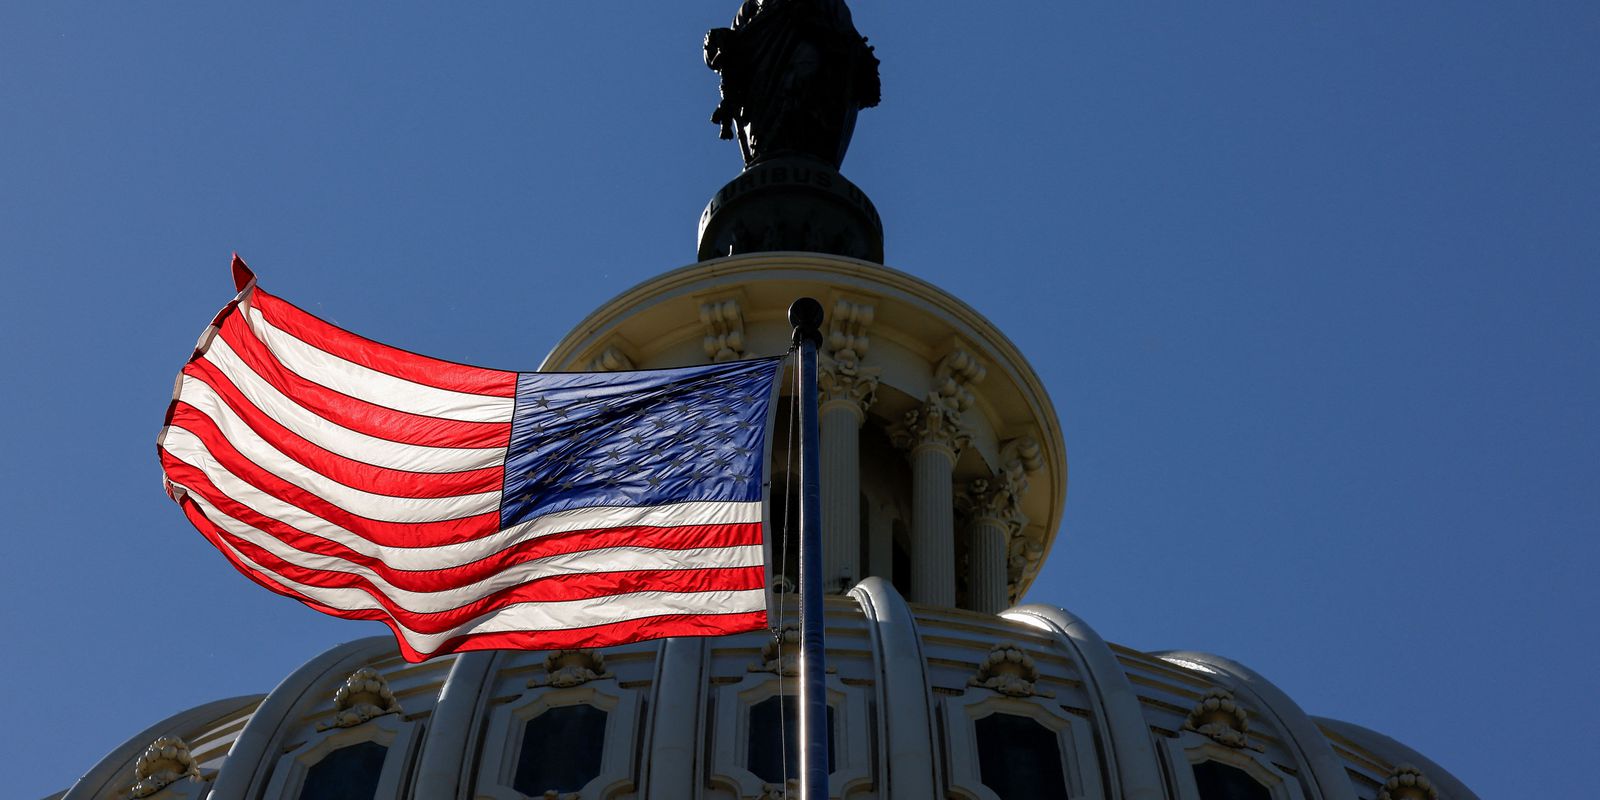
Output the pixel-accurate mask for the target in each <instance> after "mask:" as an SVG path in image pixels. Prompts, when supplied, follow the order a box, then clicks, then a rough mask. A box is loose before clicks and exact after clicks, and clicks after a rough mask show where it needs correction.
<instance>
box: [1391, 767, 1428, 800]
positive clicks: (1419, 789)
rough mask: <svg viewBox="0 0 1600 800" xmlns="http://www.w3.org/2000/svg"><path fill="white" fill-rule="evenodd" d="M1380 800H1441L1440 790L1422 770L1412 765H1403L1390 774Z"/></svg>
mask: <svg viewBox="0 0 1600 800" xmlns="http://www.w3.org/2000/svg"><path fill="white" fill-rule="evenodd" d="M1378 800H1439V790H1438V789H1435V788H1433V782H1432V781H1430V780H1428V776H1426V775H1424V774H1422V770H1420V769H1417V768H1416V767H1414V766H1412V765H1410V764H1401V765H1400V766H1397V767H1395V768H1394V771H1393V772H1390V773H1389V779H1388V780H1386V781H1384V783H1383V788H1382V789H1381V790H1379V791H1378Z"/></svg>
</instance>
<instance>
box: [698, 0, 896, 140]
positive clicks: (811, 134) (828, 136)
mask: <svg viewBox="0 0 1600 800" xmlns="http://www.w3.org/2000/svg"><path fill="white" fill-rule="evenodd" d="M721 41H722V42H723V43H725V45H726V47H725V48H724V49H719V51H718V52H717V53H715V54H712V53H708V56H710V57H711V58H712V59H713V64H712V65H713V67H715V68H716V69H718V71H720V72H721V73H722V76H723V85H724V86H723V93H724V103H723V106H722V107H721V108H719V109H718V117H717V118H720V119H719V121H723V120H727V121H730V122H731V123H732V125H733V127H734V128H736V129H737V131H738V135H739V144H740V148H741V149H742V150H743V151H744V156H745V161H746V163H747V164H748V163H755V162H758V161H763V160H766V159H768V158H773V157H776V156H791V155H810V156H813V157H815V158H818V159H821V160H823V161H825V162H828V163H830V164H832V165H833V166H834V167H835V168H837V167H838V166H839V165H840V164H841V163H842V162H843V161H844V154H845V150H846V148H848V147H849V144H850V136H851V134H852V133H853V131H854V129H855V120H856V112H857V111H859V110H860V109H861V108H865V107H870V106H873V105H876V104H877V102H878V77H877V59H876V58H875V57H874V56H873V55H872V51H871V48H869V47H867V45H866V42H865V40H863V39H862V38H861V36H860V34H858V33H856V30H855V26H854V24H853V23H852V21H851V17H850V9H849V8H848V7H846V6H845V4H844V3H843V2H840V1H839V0H766V2H765V3H758V2H757V0H746V2H745V4H744V5H743V6H742V7H740V9H739V13H738V15H737V16H736V17H735V18H734V21H733V27H732V30H731V34H730V35H728V36H726V37H724V38H723V39H722V40H721Z"/></svg>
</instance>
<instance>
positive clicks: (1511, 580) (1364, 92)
mask: <svg viewBox="0 0 1600 800" xmlns="http://www.w3.org/2000/svg"><path fill="white" fill-rule="evenodd" d="M261 5H262V4H254V5H252V6H248V7H246V6H243V5H241V4H223V3H212V2H205V3H201V2H184V3H180V2H166V3H159V4H157V3H149V4H133V3H87V2H50V3H8V4H6V5H5V6H4V8H3V9H0V115H3V119H0V151H3V153H4V154H3V155H0V275H3V277H4V281H3V283H0V346H3V359H4V360H3V364H4V368H5V373H6V378H5V381H4V389H3V390H0V391H3V393H0V403H3V411H4V416H3V418H4V419H6V420H9V424H8V425H6V426H5V427H4V428H3V429H0V430H3V432H0V437H3V438H0V441H3V442H4V453H5V455H6V456H7V457H6V458H5V459H4V461H3V462H0V507H3V508H4V509H5V517H4V522H3V523H0V526H3V527H0V532H3V534H4V541H5V542H6V546H7V547H8V552H7V557H6V558H4V559H0V579H3V580H0V592H3V595H0V615H3V634H4V645H3V646H0V670H3V674H0V677H3V683H4V684H5V685H6V687H7V688H6V690H5V691H3V692H0V737H3V738H0V742H3V745H4V746H3V747H0V750H3V752H5V753H6V754H7V756H6V758H7V763H8V764H10V765H11V769H10V770H8V772H7V775H6V791H7V793H8V794H11V795H12V796H17V797H23V798H27V797H36V796H41V795H43V794H45V793H47V792H50V791H53V790H55V789H58V788H62V787H65V786H66V785H68V784H69V783H71V781H72V780H74V779H75V778H76V777H77V775H78V774H79V773H80V772H81V771H82V770H84V769H86V768H88V767H89V766H90V765H92V764H93V763H94V762H95V760H97V759H98V758H99V757H100V756H101V755H102V754H103V753H105V752H106V751H108V750H109V749H110V748H112V747H113V746H115V745H116V744H118V743H119V742H121V741H122V740H123V739H124V738H126V737H128V736H130V735H132V734H133V733H135V732H137V731H138V730H140V729H141V728H142V727H144V726H145V725H147V724H150V723H152V722H154V721H156V720H158V719H160V718H161V717H164V716H166V715H168V714H170V713H172V712H175V711H177V710H180V709H182V708H186V707H188V706H191V705H194V704H198V703H200V702H203V701H206V700H210V699H214V698H218V697H223V696H229V695H235V694H243V693H247V692H256V691H266V690H268V689H270V688H271V687H272V686H273V685H274V684H275V683H276V682H277V681H278V680H279V679H280V678H282V677H283V676H284V675H285V674H287V673H288V672H289V671H290V670H291V669H293V668H294V667H295V666H297V665H298V664H300V663H301V662H303V661H304V660H305V659H307V658H308V657H310V656H311V655H312V654H314V653H316V652H318V651H320V650H322V649H323V648H325V647H327V646H329V645H331V644H333V643H336V642H339V641H342V640H345V639H349V638H354V637H357V636H363V635H369V634H372V633H378V632H382V628H381V627H379V626H377V625H376V624H372V625H368V624H363V623H352V622H343V621H339V620H334V619H331V618H325V617H322V616H320V615H318V614H316V613H314V612H311V611H309V610H306V609H304V608H302V607H300V606H298V605H296V604H294V603H292V602H290V601H287V600H284V599H282V598H279V597H277V596H275V595H270V594H268V593H266V592H264V591H262V590H260V589H258V588H257V587H255V586H254V585H251V584H249V583H248V582H247V581H245V580H244V579H243V578H241V577H239V576H238V575H236V574H235V573H233V571H232V570H231V569H229V568H228V567H227V566H226V565H225V564H224V562H223V561H222V559H221V558H220V557H219V556H218V555H216V554H215V553H214V552H212V551H210V550H209V548H208V546H207V545H206V544H205V543H204V542H203V541H202V540H201V538H200V537H199V536H198V535H197V534H195V533H194V532H193V531H192V530H191V529H190V528H189V526H188V524H187V523H186V522H185V521H184V519H183V518H182V516H181V515H180V513H179V512H178V509H177V508H176V507H175V506H173V505H172V504H171V503H170V502H169V501H168V500H167V499H166V498H165V496H164V495H163V494H162V493H161V490H160V479H159V472H158V469H157V465H156V460H155V450H154V441H155V436H156V433H157V429H158V428H159V425H160V421H161V415H162V411H163V408H164V406H165V404H166V402H167V399H168V396H169V393H170V389H171V384H172V379H173V376H174V374H175V373H176V371H177V369H178V367H179V366H180V365H181V363H182V361H183V359H184V357H185V356H186V354H187V353H188V350H189V348H190V346H191V345H192V343H193V341H194V338H195V336H196V335H197V334H198V333H199V332H200V330H201V328H202V326H203V325H204V324H205V322H206V320H208V319H209V318H210V316H211V314H213V313H214V312H215V311H216V309H217V308H219V307H220V306H221V305H222V303H223V302H225V301H226V300H227V299H228V297H229V296H230V293H231V286H230V283H229V278H228V273H227V263H228V257H229V254H230V253H231V252H233V251H235V250H237V251H238V252H240V253H241V254H242V255H244V256H245V258H247V259H248V260H249V261H250V263H251V264H252V265H253V266H254V267H255V268H256V269H257V271H258V272H259V273H260V274H261V276H262V281H263V284H264V285H265V286H267V287H269V288H270V289H272V290H273V291H274V292H276V293H277V294H279V295H281V296H284V297H286V298H289V299H291V300H293V301H295V302H297V303H300V304H302V305H304V306H305V307H307V308H309V309H311V310H313V311H315V312H317V313H320V314H322V315H324V316H326V317H328V318H330V319H332V320H334V321H337V322H338V323H340V324H343V325H345V326H347V327H349V328H352V329H354V330H356V331H359V332H362V333H365V334H367V335H370V336H373V337H375V338H378V339H381V340H383V341H387V342H391V343H394V344H397V345H401V346H405V347H408V348H411V349H414V350H417V351H420V352H424V353H429V354H434V355H439V356H443V357H448V358H453V359H457V360H463V361H469V362H474V363H480V364H484V365H488V366H498V367H506V368H532V367H533V366H535V365H537V364H538V363H539V361H540V359H541V358H542V356H543V354H544V353H545V351H546V350H547V349H548V348H549V347H550V346H551V345H552V344H553V343H554V342H555V341H556V339H557V338H558V337H559V336H560V335H561V334H562V333H563V332H565V331H566V330H567V328H568V327H570V326H571V325H573V324H574V323H576V322H577V321H578V320H579V319H580V318H581V317H582V316H583V315H584V314H585V313H587V311H588V310H589V309H591V308H593V307H595V306H596V305H598V304H600V303H601V302H603V301H605V300H606V299H608V298H610V297H611V296H612V295H613V294H615V293H617V292H619V291H621V290H623V289H625V288H627V287H629V286H631V285H633V284H634V283H637V282H639V281H641V280H644V279H646V278H648V277H650V276H652V275H654V274H656V273H658V272H661V271H663V270H666V269H668V268H671V267H676V266H679V265H681V264H684V263H687V262H689V261H692V260H693V253H694V231H695V223H696V220H697V216H698V214H699V211H700V209H701V207H702V206H703V204H704V203H705V201H706V200H707V198H709V196H710V195H711V193H712V192H713V191H715V189H716V188H717V187H718V186H720V185H721V183H722V182H723V181H724V180H726V179H728V178H729V177H731V176H732V175H733V174H734V173H735V172H736V171H737V169H738V166H739V159H738V156H737V154H736V149H735V148H734V147H733V146H732V145H730V144H728V143H726V142H720V141H718V140H717V139H716V129H715V128H714V126H712V125H711V124H709V123H708V122H706V117H707V115H708V114H709V113H710V111H711V108H712V106H713V105H714V104H715V102H716V77H715V75H713V74H712V73H711V72H709V71H708V70H706V69H705V67H704V66H703V65H702V64H701V63H700V53H699V48H700V36H701V34H702V33H703V32H704V31H705V29H706V28H708V27H711V26H713V25H722V24H726V22H727V21H728V19H729V18H730V17H731V16H732V13H733V11H734V8H735V6H736V2H735V0H716V1H715V2H711V1H710V0H694V2H687V1H678V2H671V3H666V2H644V1H643V0H640V1H638V2H623V3H607V4H596V3H571V2H569V3H560V2H553V1H550V0H546V1H545V2H475V3H457V4H443V3H440V4H432V5H429V6H421V5H415V4H401V3H394V4H377V3H369V4H348V3H340V4H328V3H309V2H302V3H287V4H271V5H272V6H273V8H272V10H270V11H268V10H262V8H261ZM1309 5H1310V4H1303V3H1291V4H1284V3H1240V4H1217V3H1165V4H1148V5H1144V4H1141V5H1140V7H1137V8H1134V7H1131V6H1130V4H1124V3H1117V4H1109V6H1111V7H1110V8H1108V4H1091V3H1061V2H1052V3H1044V2H1036V3H1027V4H1019V3H1004V2H997V3H974V2H962V3H956V2H926V3H918V4H906V3H895V4H890V3H885V2H875V1H874V0H858V1H857V2H856V3H855V6H856V17H857V23H858V25H859V27H860V28H861V29H862V31H863V32H864V33H866V34H867V35H869V36H870V37H871V39H872V41H873V43H874V44H876V45H877V46H878V52H879V55H880V56H881V57H882V59H883V82H884V103H883V106H882V107H881V108H878V109H874V110H872V111H868V112H865V113H864V114H863V115H862V118H861V123H860V127H859V129H858V131H857V136H856V143H855V146H854V147H853V149H852V150H851V153H850V157H849V159H848V160H847V161H846V163H845V172H846V174H847V175H848V176H849V177H851V178H852V179H853V180H854V181H855V182H856V183H858V184H859V185H861V186H862V187H863V188H865V189H866V190H867V191H868V192H869V193H870V194H871V195H872V197H873V198H874V199H875V201H876V202H877V205H878V208H879V209H880V210H881V211H882V213H883V216H884V218H885V221H886V227H887V235H888V253H889V255H888V261H889V263H890V264H891V265H893V266H895V267H898V268H900V269H903V270H907V271H909V272H912V273H915V274H917V275H920V276H923V277H925V278H927V279H929V280H931V281H933V282H935V283H937V284H939V285H940V286H942V287H944V288H945V289H947V290H949V291H951V292H953V293H954V294H956V295H958V296H960V297H962V298H964V299H966V300H967V301H968V302H969V303H971V304H972V305H973V306H975V307H976V308H977V309H979V310H980V311H981V312H983V313H984V314H986V315H987V316H988V317H990V318H991V319H992V320H994V321H995V322H996V323H997V324H998V325H999V326H1000V327H1001V328H1002V329H1003V330H1005V331H1006V332H1007V334H1008V335H1010V336H1011V337H1012V339H1013V340H1014V341H1016V343H1017V344H1018V345H1019V346H1020V347H1021V349H1022V351H1023V352H1024V353H1027V354H1028V355H1029V356H1030V357H1031V358H1032V359H1033V363H1034V366H1035V368H1036V369H1037V370H1038V372H1039V374H1040V375H1041V376H1042V377H1043V379H1044V380H1045V382H1046V384H1047V385H1048V387H1049V390H1050V392H1051V394H1052V397H1053V398H1054V401H1055V404H1056V407H1057V409H1058V410H1059V412H1060V414H1061V417H1062V422H1063V427H1064V429H1065V432H1066V440H1067V446H1068V458H1069V462H1070V464H1071V475H1072V477H1071V492H1070V498H1069V500H1068V504H1067V515H1066V523H1065V529H1064V531H1063V535H1062V536H1061V537H1060V538H1059V539H1058V540H1057V545H1056V548H1055V551H1054V552H1053V553H1052V555H1051V560H1050V566H1049V567H1048V568H1047V570H1046V572H1045V573H1044V575H1043V577H1042V579H1041V580H1040V581H1039V582H1038V584H1036V586H1035V589H1034V592H1033V594H1032V595H1031V597H1030V599H1031V600H1034V601H1039V602H1047V603H1054V604H1058V605H1063V606H1066V607H1068V608H1070V609H1072V610H1074V611H1075V612H1077V613H1078V614H1080V615H1082V616H1083V617H1085V618H1086V619H1088V620H1089V621H1090V622H1091V623H1093V624H1094V625H1095V626H1096V627H1097V628H1098V630H1099V631H1100V632H1101V634H1102V635H1104V636H1105V637H1106V638H1108V639H1111V640H1113V641H1117V642H1122V643H1125V644H1127V645H1130V646H1133V647H1137V648H1142V649H1151V650H1153V649H1170V648H1190V649H1200V650H1208V651H1212V652H1216V653H1219V654H1223V655H1227V656H1229V657H1232V658H1235V659H1237V660H1239V661H1241V662H1243V663H1245V664H1248V665H1250V666H1251V667H1253V668H1254V669H1256V670H1257V671H1259V672H1261V673H1263V674H1264V675H1266V676H1267V677H1268V678H1270V679H1272V680H1273V681H1275V682H1276V683H1277V684H1278V685H1279V686H1281V687H1282V688H1284V689H1285V690H1286V691H1288V692H1289V693H1290V695H1291V696H1293V697H1294V698H1296V699H1297V700H1298V702H1299V703H1300V704H1301V705H1302V706H1303V707H1304V708H1305V709H1307V710H1308V711H1309V712H1311V713H1313V714H1319V715H1327V716H1333V717H1338V718H1343V719H1347V720H1350V721H1353V722H1357V723H1360V724H1362V725H1366V726H1369V727H1372V728H1375V729H1377V730H1380V731H1383V732H1385V733H1388V734H1390V735H1392V736H1394V737H1396V738H1398V739H1400V740H1402V741H1404V742H1407V743H1409V744H1411V745H1412V746H1414V747H1416V748H1418V749H1419V750H1421V751H1423V752H1425V753H1427V754H1429V755H1430V756H1431V757H1432V758H1434V759H1435V760H1437V761H1439V762H1441V763H1442V764H1444V765H1445V766H1447V767H1449V768H1450V769H1452V770H1453V771H1455V773H1456V774H1457V775H1458V776H1460V777H1461V778H1462V779H1463V780H1465V781H1466V782H1467V783H1468V785H1470V786H1473V787H1475V788H1476V789H1477V791H1479V792H1480V793H1481V794H1482V795H1483V796H1484V797H1490V798H1492V797H1532V796H1550V797H1576V796H1584V795H1588V794H1591V793H1592V792H1593V786H1592V785H1591V783H1590V779H1589V778H1588V777H1587V773H1586V772H1585V770H1584V765H1586V764H1588V763H1589V762H1590V761H1592V760H1593V754H1594V745H1593V741H1592V736H1590V735H1589V734H1588V733H1586V731H1589V730H1591V729H1592V728H1593V726H1594V724H1595V720H1596V719H1597V718H1600V693H1597V692H1596V690H1595V687H1594V674H1595V663H1596V660H1597V658H1600V645H1597V642H1596V624H1595V622H1594V620H1595V618H1596V616H1597V612H1600V590H1597V589H1596V586H1595V581H1594V578H1593V574H1592V573H1593V571H1594V569H1595V566H1596V564H1597V563H1600V545H1597V543H1596V538H1597V534H1600V422H1597V421H1596V413H1597V409H1600V103H1597V102H1596V99H1597V98H1600V46H1597V42H1600V10H1597V9H1600V6H1597V5H1596V4H1594V3H1593V2H1588V0H1584V1H1583V2H1536V3H1479V2H1465V1H1463V2H1451V3H1440V2H1423V3H1376V2H1356V3H1333V4H1321V5H1322V6H1325V7H1322V8H1311V7H1308V6H1309Z"/></svg>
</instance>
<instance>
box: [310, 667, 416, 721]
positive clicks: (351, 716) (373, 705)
mask: <svg viewBox="0 0 1600 800" xmlns="http://www.w3.org/2000/svg"><path fill="white" fill-rule="evenodd" d="M333 707H334V710H335V713H334V715H333V721H332V722H324V723H319V724H318V725H317V730H319V731H325V730H329V729H331V728H353V727H355V726H357V725H360V724H361V723H363V722H366V721H367V720H371V719H377V718H378V717H381V716H383V715H385V714H400V713H403V712H402V711H401V709H400V701H398V700H396V699H395V698H394V692H391V691H389V682H388V681H387V680H384V678H383V676H382V675H381V674H379V673H378V671H377V670H375V669H373V668H372V667H362V668H361V669H358V670H356V671H355V672H352V673H350V677H348V678H345V679H344V685H343V686H340V687H339V691H337V692H334V694H333Z"/></svg>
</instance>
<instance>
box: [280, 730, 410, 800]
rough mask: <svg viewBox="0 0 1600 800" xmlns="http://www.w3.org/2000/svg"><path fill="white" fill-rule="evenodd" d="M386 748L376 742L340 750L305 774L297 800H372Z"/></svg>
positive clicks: (381, 771)
mask: <svg viewBox="0 0 1600 800" xmlns="http://www.w3.org/2000/svg"><path fill="white" fill-rule="evenodd" d="M388 753H389V748H387V747H384V746H383V745H381V744H378V743H377V742H361V743H359V744H353V745H350V746H348V747H341V748H339V749H338V750H335V751H333V752H331V753H329V754H327V755H325V756H323V757H322V760H321V761H318V762H317V763H316V764H313V765H312V766H311V769H310V770H308V771H307V772H306V782H305V783H304V784H303V785H302V786H301V787H300V800H372V798H373V797H375V796H376V795H377V793H378V779H379V778H380V777H382V775H383V758H384V756H386V755H388Z"/></svg>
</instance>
